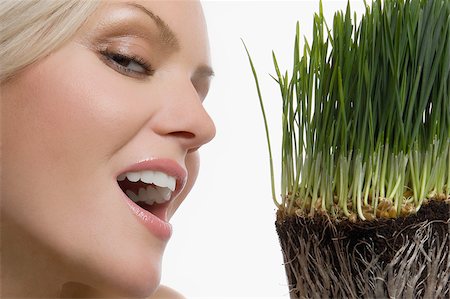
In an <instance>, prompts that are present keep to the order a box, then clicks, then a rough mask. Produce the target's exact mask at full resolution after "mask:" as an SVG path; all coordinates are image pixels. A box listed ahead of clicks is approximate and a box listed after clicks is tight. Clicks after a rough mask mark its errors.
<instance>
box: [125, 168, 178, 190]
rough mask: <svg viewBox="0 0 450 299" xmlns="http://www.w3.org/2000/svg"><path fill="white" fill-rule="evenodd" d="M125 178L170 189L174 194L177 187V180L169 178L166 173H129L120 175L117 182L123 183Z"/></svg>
mask: <svg viewBox="0 0 450 299" xmlns="http://www.w3.org/2000/svg"><path fill="white" fill-rule="evenodd" d="M125 178H128V180H129V181H130V182H137V181H139V180H141V181H142V182H144V183H147V184H154V185H156V186H159V187H165V188H169V189H170V191H172V192H173V191H174V190H175V186H176V183H177V180H176V179H175V178H174V177H172V176H169V175H167V174H165V173H164V172H161V171H153V170H143V171H138V172H127V173H124V174H121V175H119V176H118V177H117V180H118V181H123V180H125Z"/></svg>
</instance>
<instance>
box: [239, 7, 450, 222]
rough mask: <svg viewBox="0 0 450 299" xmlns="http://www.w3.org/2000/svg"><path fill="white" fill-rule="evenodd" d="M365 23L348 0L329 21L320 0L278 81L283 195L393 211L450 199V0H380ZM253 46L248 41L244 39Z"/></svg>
mask: <svg viewBox="0 0 450 299" xmlns="http://www.w3.org/2000/svg"><path fill="white" fill-rule="evenodd" d="M365 6H366V8H365V13H364V15H362V17H361V20H360V21H359V22H357V17H356V14H354V15H352V13H351V9H350V4H347V8H346V10H345V12H344V11H339V12H337V13H336V14H335V15H334V18H333V23H332V24H330V26H329V25H328V24H327V23H326V21H325V19H324V15H323V8H322V3H320V5H319V12H318V13H316V14H315V15H314V21H313V37H312V42H311V43H309V42H308V41H307V40H306V39H305V42H304V45H303V47H301V45H300V39H301V36H300V30H299V24H298V23H297V27H296V34H295V42H294V55H293V67H292V70H291V71H290V72H288V71H286V72H284V73H282V72H281V71H280V68H279V65H278V62H277V58H276V55H275V53H273V63H274V67H275V75H274V76H273V78H274V80H275V81H276V83H277V84H278V85H279V87H280V92H281V98H282V118H281V121H282V144H281V190H280V193H281V200H279V199H277V195H276V194H277V192H276V191H275V184H274V170H273V161H272V150H271V145H270V138H269V137H270V136H269V126H268V121H267V118H266V113H265V111H264V103H263V100H262V95H261V91H260V86H259V82H258V77H257V72H256V70H255V68H254V65H253V62H252V59H251V56H250V54H249V52H248V50H247V48H246V50H247V54H248V58H249V61H250V64H251V68H252V71H253V75H254V78H255V83H256V86H257V90H258V97H259V100H260V104H261V109H262V113H263V117H264V124H265V130H266V137H267V143H268V147H269V156H270V171H271V186H272V197H273V200H274V202H275V204H276V205H277V207H278V209H279V210H281V211H283V212H284V213H285V214H287V215H292V214H297V215H303V216H314V215H315V213H317V212H325V213H327V214H328V215H330V216H333V217H346V218H349V219H351V220H356V219H358V218H359V219H361V220H372V219H375V218H380V217H382V218H394V217H399V216H404V215H409V214H411V213H414V212H416V211H418V209H419V208H420V207H421V205H422V204H423V203H424V202H425V201H427V200H429V199H431V198H434V199H444V200H448V199H449V198H450V84H449V83H450V2H449V1H447V0H428V1H426V0H384V1H382V0H374V1H373V2H372V3H371V4H370V5H368V4H367V3H366V5H365ZM244 46H245V45H244Z"/></svg>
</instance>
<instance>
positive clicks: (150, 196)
mask: <svg viewBox="0 0 450 299" xmlns="http://www.w3.org/2000/svg"><path fill="white" fill-rule="evenodd" d="M125 194H126V195H127V196H128V197H129V198H130V199H131V200H132V201H133V202H145V203H146V204H148V205H153V204H155V203H159V204H161V203H164V202H166V201H168V200H170V196H171V194H172V192H171V191H170V189H169V188H165V187H158V186H154V185H151V186H148V187H147V188H140V189H139V193H138V195H136V194H135V193H134V192H133V191H131V190H126V192H125Z"/></svg>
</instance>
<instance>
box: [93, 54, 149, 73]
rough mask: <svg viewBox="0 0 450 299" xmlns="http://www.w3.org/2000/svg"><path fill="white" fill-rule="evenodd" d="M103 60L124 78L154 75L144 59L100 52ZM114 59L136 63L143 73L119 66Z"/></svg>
mask: <svg viewBox="0 0 450 299" xmlns="http://www.w3.org/2000/svg"><path fill="white" fill-rule="evenodd" d="M100 53H101V54H102V56H103V58H104V60H106V61H107V63H110V64H113V67H114V68H115V69H116V70H117V71H118V72H119V73H121V74H124V75H126V76H133V77H144V76H145V77H147V76H152V75H153V74H154V73H155V70H154V69H153V68H152V66H151V65H150V63H148V62H147V61H146V60H145V59H144V58H142V57H139V56H136V55H124V54H121V53H117V52H113V51H109V50H105V51H101V52H100ZM116 59H123V60H128V61H129V62H134V63H137V64H138V65H139V66H141V67H142V68H143V69H144V72H143V73H141V72H137V71H134V70H129V69H127V68H126V67H125V66H123V65H121V64H120V63H118V62H117V61H116Z"/></svg>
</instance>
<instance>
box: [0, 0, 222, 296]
mask: <svg viewBox="0 0 450 299" xmlns="http://www.w3.org/2000/svg"><path fill="white" fill-rule="evenodd" d="M0 3H1V4H0V21H1V26H0V27H1V29H0V30H1V35H0V39H1V45H0V48H1V50H0V51H1V52H0V54H1V55H0V59H1V61H0V66H1V77H0V80H1V83H0V84H1V110H2V123H1V127H2V132H1V133H2V139H1V149H2V152H1V167H2V168H1V170H2V171H1V173H2V177H1V212H2V218H1V244H2V251H1V261H2V269H1V270H2V277H1V280H2V297H27V296H33V297H58V296H60V297H102V296H103V297H112V296H116V297H120V296H123V297H148V296H151V295H152V294H155V291H157V289H158V285H159V281H160V266H161V258H162V254H163V251H164V248H165V246H166V243H167V241H168V240H169V238H170V235H171V227H170V224H169V223H168V221H169V219H170V218H171V217H172V215H173V214H174V213H175V211H176V209H177V208H178V206H179V205H180V204H181V202H182V201H183V200H184V198H185V197H186V195H187V194H188V192H189V190H190V189H191V187H192V185H193V184H194V181H195V179H196V177H197V172H198V164H199V162H198V151H197V150H198V148H199V147H201V146H202V145H203V144H205V143H207V142H209V141H210V140H211V139H212V138H213V137H214V134H215V128H214V124H213V122H212V120H211V119H210V117H209V116H208V114H207V113H206V111H205V110H204V108H203V106H202V101H203V100H204V98H205V97H206V94H207V92H208V88H209V82H210V78H211V76H212V74H213V73H212V70H211V67H210V60H209V47H208V39H207V33H206V26H205V21H204V17H203V13H202V9H201V5H200V4H199V3H198V2H194V1H180V2H178V1H177V2H174V1H137V0H136V1H135V0H123V1H105V2H99V3H98V2H94V1H71V0H64V1H45V0H41V1H33V2H31V1H21V2H18V1H15V0H13V1H8V0H1V2H0ZM158 292H160V293H159V294H160V295H161V296H162V295H163V294H165V295H166V296H168V297H171V296H172V295H171V293H170V290H167V289H161V290H160V291H157V293H156V294H155V296H158ZM171 298H172V297H171Z"/></svg>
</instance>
